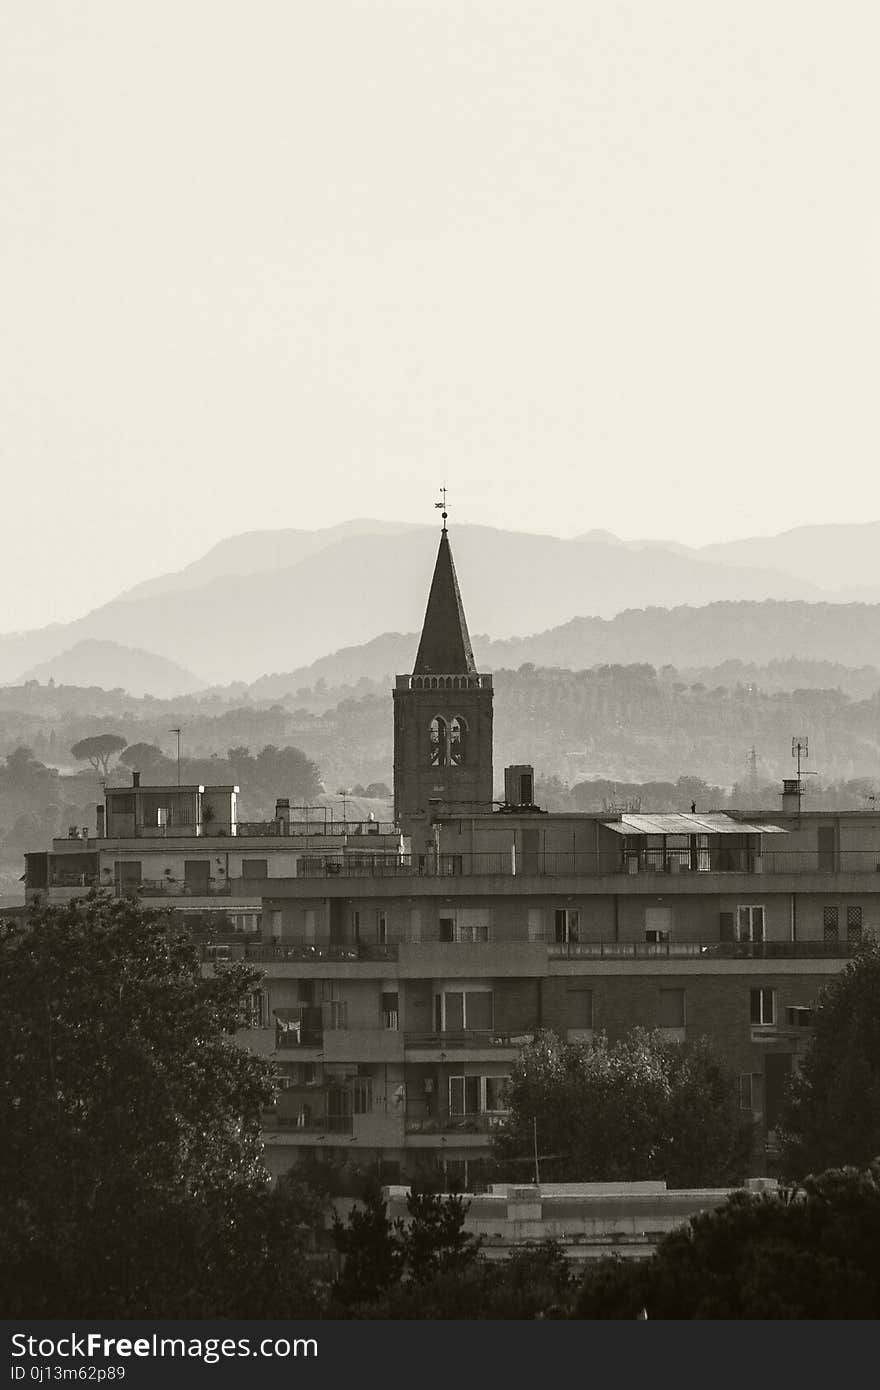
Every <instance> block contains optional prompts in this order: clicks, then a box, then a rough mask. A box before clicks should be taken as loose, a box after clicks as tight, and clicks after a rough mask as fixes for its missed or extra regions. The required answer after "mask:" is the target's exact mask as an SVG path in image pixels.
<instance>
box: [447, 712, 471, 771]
mask: <svg viewBox="0 0 880 1390" xmlns="http://www.w3.org/2000/svg"><path fill="white" fill-rule="evenodd" d="M449 761H450V763H451V764H452V765H453V767H461V766H463V764H464V763H465V762H466V761H467V724H466V723H465V721H464V720H463V719H462V718H461V717H460V716H459V715H456V716H455V718H454V719H453V720H452V721H451V722H450V725H449Z"/></svg>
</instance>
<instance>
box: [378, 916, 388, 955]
mask: <svg viewBox="0 0 880 1390" xmlns="http://www.w3.org/2000/svg"><path fill="white" fill-rule="evenodd" d="M376 940H377V942H378V943H379V945H380V946H387V945H388V914H387V913H386V912H384V911H383V910H382V909H381V908H380V909H379V911H378V912H377V913H376Z"/></svg>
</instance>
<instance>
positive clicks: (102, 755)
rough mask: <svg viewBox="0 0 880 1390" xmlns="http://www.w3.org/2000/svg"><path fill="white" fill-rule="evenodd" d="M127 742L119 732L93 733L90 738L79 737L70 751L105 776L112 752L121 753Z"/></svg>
mask: <svg viewBox="0 0 880 1390" xmlns="http://www.w3.org/2000/svg"><path fill="white" fill-rule="evenodd" d="M127 742H128V740H127V739H125V738H122V736H121V735H120V734H93V735H92V736H91V737H90V738H81V739H80V741H79V743H75V744H74V745H73V747H72V748H71V750H70V751H71V753H72V754H73V756H74V757H75V758H78V759H79V760H80V761H82V762H88V763H89V764H90V765H91V766H92V767H93V768H94V769H95V771H96V772H102V773H103V774H104V776H105V777H106V776H107V773H108V771H109V768H110V759H111V758H112V757H113V754H114V753H121V752H122V750H123V748H124V747H125V745H126V743H127Z"/></svg>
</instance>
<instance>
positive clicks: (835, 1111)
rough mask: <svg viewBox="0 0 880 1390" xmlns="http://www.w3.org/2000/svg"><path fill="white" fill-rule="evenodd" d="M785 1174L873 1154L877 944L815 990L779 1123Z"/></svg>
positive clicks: (879, 1137) (877, 1148) (878, 1080)
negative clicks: (808, 1033) (807, 1036)
mask: <svg viewBox="0 0 880 1390" xmlns="http://www.w3.org/2000/svg"><path fill="white" fill-rule="evenodd" d="M780 1129H781V1132H782V1141H783V1166H784V1170H785V1171H786V1172H787V1173H788V1174H790V1175H791V1176H793V1177H801V1176H803V1175H804V1174H805V1173H818V1172H821V1171H822V1170H823V1169H825V1168H831V1167H837V1166H839V1165H842V1164H858V1165H863V1164H866V1163H869V1162H870V1161H871V1160H872V1159H874V1158H876V1157H877V1155H878V1154H880V946H878V945H877V944H876V943H873V942H872V943H866V944H865V945H864V946H863V947H862V949H861V951H860V953H859V955H858V956H857V957H856V958H855V959H854V960H852V961H850V963H849V964H848V965H847V966H846V968H845V969H844V970H843V971H842V972H841V974H840V975H839V976H838V977H837V979H836V980H833V981H832V983H831V984H829V985H828V986H826V988H825V989H824V990H823V991H822V994H821V995H820V997H819V999H818V1001H817V1004H816V1006H815V1009H814V1011H813V1038H812V1042H811V1045H810V1048H809V1050H808V1052H807V1054H806V1056H805V1057H804V1059H803V1062H802V1064H801V1069H800V1075H799V1076H798V1077H796V1078H795V1080H794V1081H793V1083H792V1086H791V1089H790V1095H789V1103H788V1105H787V1108H786V1111H785V1113H784V1116H783V1120H782V1124H781V1126H780Z"/></svg>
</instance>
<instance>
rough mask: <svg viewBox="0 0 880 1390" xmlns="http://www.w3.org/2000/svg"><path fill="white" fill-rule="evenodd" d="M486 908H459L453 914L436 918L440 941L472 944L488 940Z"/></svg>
mask: <svg viewBox="0 0 880 1390" xmlns="http://www.w3.org/2000/svg"><path fill="white" fill-rule="evenodd" d="M487 917H488V909H486V910H484V909H474V910H471V909H468V908H462V909H460V910H459V911H458V912H457V913H456V914H455V915H454V916H451V917H450V916H444V917H440V918H438V923H439V928H440V940H441V941H458V942H466V943H470V944H474V943H476V942H480V941H488V940H489V923H488V922H487V920H486V918H487Z"/></svg>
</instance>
